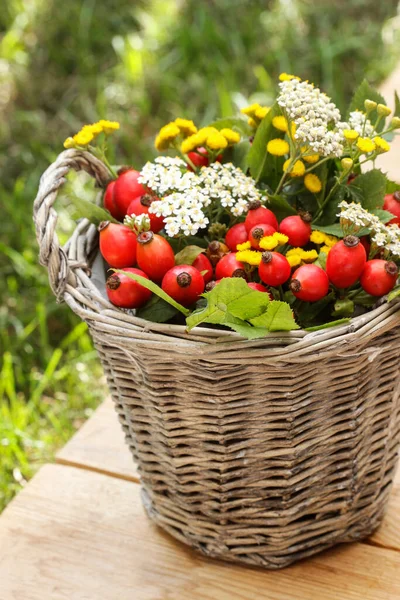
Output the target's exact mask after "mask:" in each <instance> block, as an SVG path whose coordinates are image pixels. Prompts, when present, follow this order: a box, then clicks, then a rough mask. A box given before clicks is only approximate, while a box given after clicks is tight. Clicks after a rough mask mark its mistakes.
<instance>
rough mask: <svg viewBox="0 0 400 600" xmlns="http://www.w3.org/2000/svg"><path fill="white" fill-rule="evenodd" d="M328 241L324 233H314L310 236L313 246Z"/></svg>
mask: <svg viewBox="0 0 400 600" xmlns="http://www.w3.org/2000/svg"><path fill="white" fill-rule="evenodd" d="M325 239H326V235H325V233H323V232H322V231H313V232H312V233H311V235H310V242H312V243H313V244H318V245H320V244H324V243H325Z"/></svg>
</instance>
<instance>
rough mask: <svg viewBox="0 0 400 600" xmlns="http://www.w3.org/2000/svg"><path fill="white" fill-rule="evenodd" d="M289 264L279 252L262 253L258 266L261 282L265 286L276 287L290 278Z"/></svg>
mask: <svg viewBox="0 0 400 600" xmlns="http://www.w3.org/2000/svg"><path fill="white" fill-rule="evenodd" d="M290 272H291V268H290V264H289V262H288V260H287V258H286V257H285V256H283V255H282V254H279V252H263V253H262V258H261V262H260V264H259V266H258V274H259V276H260V279H261V281H263V282H264V283H266V284H267V285H272V286H273V287H278V286H280V285H282V284H283V283H285V281H287V280H288V279H289V277H290Z"/></svg>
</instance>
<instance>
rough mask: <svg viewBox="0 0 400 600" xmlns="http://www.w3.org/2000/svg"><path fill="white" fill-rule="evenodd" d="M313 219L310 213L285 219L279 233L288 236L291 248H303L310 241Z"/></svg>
mask: <svg viewBox="0 0 400 600" xmlns="http://www.w3.org/2000/svg"><path fill="white" fill-rule="evenodd" d="M311 219H312V217H311V215H310V213H304V214H301V215H291V216H290V217H285V218H284V219H283V220H282V221H281V223H280V225H279V231H280V233H283V234H284V235H287V237H288V238H289V240H288V243H289V244H290V245H291V246H294V247H296V248H301V247H302V246H305V245H306V244H308V242H309V241H310V235H311V231H312V230H311V225H310V222H311Z"/></svg>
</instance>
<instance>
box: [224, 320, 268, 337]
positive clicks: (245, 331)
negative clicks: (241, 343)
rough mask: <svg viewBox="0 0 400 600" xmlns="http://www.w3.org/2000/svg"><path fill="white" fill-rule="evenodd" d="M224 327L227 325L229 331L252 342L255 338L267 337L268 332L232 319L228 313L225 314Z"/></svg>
mask: <svg viewBox="0 0 400 600" xmlns="http://www.w3.org/2000/svg"><path fill="white" fill-rule="evenodd" d="M224 325H228V327H230V328H231V329H233V330H234V331H236V332H237V333H239V334H240V335H241V336H243V337H246V338H248V339H249V340H254V339H257V338H263V337H265V336H266V335H268V333H269V331H268V329H266V328H265V327H253V326H252V325H249V324H248V323H247V322H246V321H242V319H238V318H237V317H234V316H233V315H231V314H230V313H226V315H225V321H224Z"/></svg>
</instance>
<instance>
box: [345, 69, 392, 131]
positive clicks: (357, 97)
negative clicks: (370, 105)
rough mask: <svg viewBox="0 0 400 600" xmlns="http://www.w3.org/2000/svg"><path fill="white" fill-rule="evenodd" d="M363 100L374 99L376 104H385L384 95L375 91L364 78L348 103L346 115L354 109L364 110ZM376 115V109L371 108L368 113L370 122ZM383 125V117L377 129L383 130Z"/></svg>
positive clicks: (373, 120)
mask: <svg viewBox="0 0 400 600" xmlns="http://www.w3.org/2000/svg"><path fill="white" fill-rule="evenodd" d="M365 100H374V102H376V103H377V104H386V101H385V99H384V97H383V96H382V95H381V94H380V93H379V92H377V91H376V90H375V89H374V88H373V87H372V86H371V85H370V84H369V83H368V81H367V80H366V79H364V81H363V82H362V83H361V84H360V85H359V87H358V88H357V89H356V91H355V93H354V96H353V99H352V101H351V103H350V107H349V111H348V115H349V113H350V112H352V111H354V110H360V111H362V112H365V106H364V102H365ZM348 115H347V116H348ZM377 117H378V113H377V112H376V110H373V111H371V112H370V113H369V114H368V118H369V120H370V121H371V123H375V121H376V119H377ZM384 126H385V119H382V120H381V121H380V123H379V125H378V127H377V131H383V128H384Z"/></svg>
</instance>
